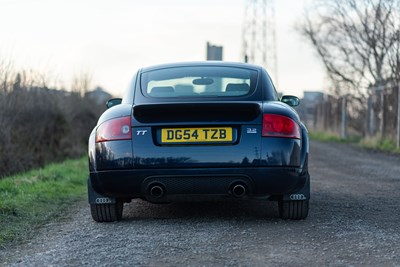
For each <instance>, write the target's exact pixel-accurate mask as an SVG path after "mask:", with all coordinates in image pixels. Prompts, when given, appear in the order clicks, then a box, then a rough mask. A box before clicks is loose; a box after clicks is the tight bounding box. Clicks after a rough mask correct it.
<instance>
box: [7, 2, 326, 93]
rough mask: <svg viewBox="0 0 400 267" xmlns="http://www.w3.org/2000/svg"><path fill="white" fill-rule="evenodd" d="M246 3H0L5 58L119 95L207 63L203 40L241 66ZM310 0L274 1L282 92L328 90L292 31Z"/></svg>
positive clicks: (318, 66)
mask: <svg viewBox="0 0 400 267" xmlns="http://www.w3.org/2000/svg"><path fill="white" fill-rule="evenodd" d="M244 2H245V1H244V0H201V1H197V0H196V1H188V0H168V1H165V0H146V1H139V0H113V1H111V0H0V11H1V16H0V58H6V59H12V60H13V61H14V62H15V64H16V65H17V66H18V67H24V68H33V69H36V70H40V71H43V72H48V73H50V75H52V76H53V77H58V78H59V79H61V80H63V81H64V84H65V85H66V87H68V85H69V84H70V81H71V79H72V77H73V76H74V75H76V74H79V73H82V72H86V73H89V74H91V75H92V77H93V82H94V85H101V86H102V87H104V88H105V89H106V90H108V91H109V92H111V93H112V94H114V95H122V93H123V91H124V90H125V89H126V87H127V85H128V83H129V81H130V79H131V77H132V75H133V73H134V72H135V71H136V70H137V69H138V68H141V67H144V66H149V65H153V64H159V63H167V62H177V61H197V60H204V59H205V54H206V42H207V41H209V42H211V43H213V44H216V45H222V46H223V47H224V60H228V61H241V45H242V41H241V34H242V23H243V15H244V6H245V4H244ZM304 2H305V0H276V1H275V5H276V24H277V43H278V70H279V72H278V74H279V90H280V91H283V92H284V93H286V94H295V95H298V96H302V94H303V91H304V90H323V89H324V82H325V80H324V72H323V71H322V65H321V64H320V62H319V61H318V59H317V57H316V55H315V53H314V52H313V50H312V49H311V47H310V45H309V44H308V43H307V42H305V40H304V39H303V38H302V37H300V36H299V34H298V33H296V31H295V30H294V26H295V25H296V23H297V22H298V21H299V20H301V18H302V13H303V9H304Z"/></svg>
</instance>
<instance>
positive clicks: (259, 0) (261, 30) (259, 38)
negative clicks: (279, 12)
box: [242, 0, 278, 85]
mask: <svg viewBox="0 0 400 267" xmlns="http://www.w3.org/2000/svg"><path fill="white" fill-rule="evenodd" d="M245 1H246V4H245V12H244V19H243V29H242V60H243V61H244V62H248V63H253V64H257V65H261V66H263V67H265V68H266V69H267V70H268V72H269V74H270V75H271V78H272V80H273V81H274V83H275V85H278V61H277V49H276V46H277V44H276V31H275V6H274V0H245Z"/></svg>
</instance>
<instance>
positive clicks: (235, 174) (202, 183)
mask: <svg viewBox="0 0 400 267" xmlns="http://www.w3.org/2000/svg"><path fill="white" fill-rule="evenodd" d="M90 181H91V184H92V186H93V189H94V190H95V191H96V192H97V193H99V194H101V195H104V196H106V197H112V198H124V199H131V198H146V199H147V200H153V201H155V199H151V196H150V189H151V187H152V186H154V185H160V186H161V187H162V188H163V189H164V194H163V196H162V197H160V198H159V199H157V200H158V201H173V200H175V199H179V198H180V197H183V198H185V197H190V196H198V197H201V196H222V197H229V196H232V188H233V187H234V186H235V185H237V184H241V185H243V186H244V187H245V188H246V195H247V196H249V197H262V196H280V195H288V194H293V193H296V192H299V191H300V190H303V191H304V188H305V187H307V186H308V192H309V175H308V173H307V172H303V171H302V170H301V169H299V168H291V167H268V168H267V167H256V168H254V167H252V168H207V169H202V168H196V169H131V170H112V171H99V172H91V173H90ZM306 191H307V190H306ZM305 196H306V198H309V193H308V194H307V193H306V194H305Z"/></svg>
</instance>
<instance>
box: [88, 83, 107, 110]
mask: <svg viewBox="0 0 400 267" xmlns="http://www.w3.org/2000/svg"><path fill="white" fill-rule="evenodd" d="M85 97H87V98H89V99H91V100H93V101H94V102H96V104H99V105H105V104H106V102H107V100H109V99H111V98H112V95H111V94H109V93H107V92H106V91H104V90H103V88H101V87H99V86H98V87H96V88H95V89H94V90H93V91H89V92H87V93H85Z"/></svg>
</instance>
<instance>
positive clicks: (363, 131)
mask: <svg viewBox="0 0 400 267" xmlns="http://www.w3.org/2000/svg"><path fill="white" fill-rule="evenodd" d="M399 94H400V84H387V85H386V86H381V87H373V88H370V90H369V94H368V95H367V96H366V97H354V96H351V95H346V96H332V95H325V96H324V97H323V98H322V99H320V100H319V101H316V102H314V103H313V104H312V105H310V104H309V103H305V104H304V106H303V107H302V108H300V109H299V113H300V116H302V119H303V120H304V121H305V122H306V124H307V126H308V128H309V129H311V130H313V131H324V132H329V133H333V134H336V135H340V136H341V137H347V136H361V137H377V138H381V139H389V140H393V141H395V142H396V143H397V147H398V148H399V147H400V98H399Z"/></svg>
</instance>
